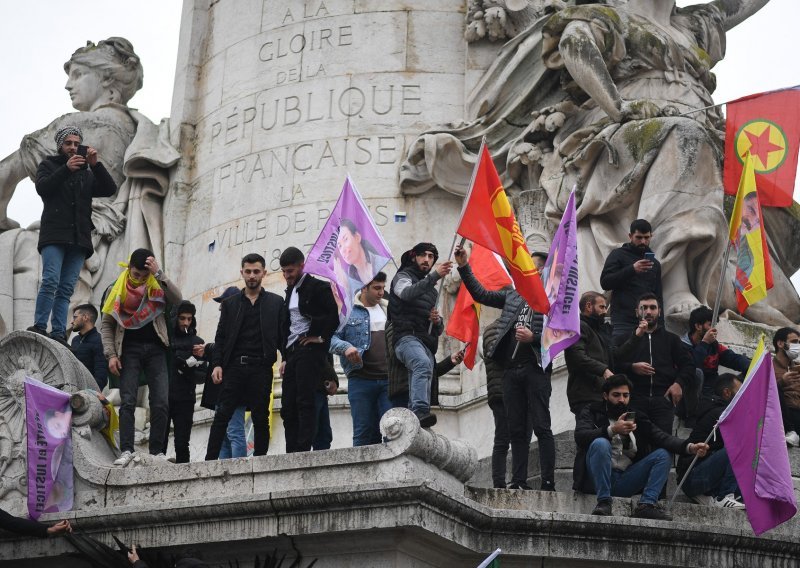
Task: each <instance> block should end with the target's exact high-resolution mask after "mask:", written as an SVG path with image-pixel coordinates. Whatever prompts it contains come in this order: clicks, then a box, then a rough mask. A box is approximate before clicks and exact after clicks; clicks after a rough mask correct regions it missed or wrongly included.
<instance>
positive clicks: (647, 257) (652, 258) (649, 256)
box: [644, 252, 656, 262]
mask: <svg viewBox="0 0 800 568" xmlns="http://www.w3.org/2000/svg"><path fill="white" fill-rule="evenodd" d="M644 259H645V260H649V261H650V262H654V261H655V259H656V253H654V252H646V253H644Z"/></svg>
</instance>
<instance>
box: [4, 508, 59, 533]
mask: <svg viewBox="0 0 800 568" xmlns="http://www.w3.org/2000/svg"><path fill="white" fill-rule="evenodd" d="M48 526H49V525H45V524H44V523H40V522H38V521H32V520H30V519H21V518H20V517H15V516H14V515H12V514H10V513H8V512H6V511H4V510H3V509H0V529H3V530H6V531H11V532H13V533H17V534H22V535H25V536H36V537H39V538H47V527H48Z"/></svg>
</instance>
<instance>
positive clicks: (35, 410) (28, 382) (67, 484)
mask: <svg viewBox="0 0 800 568" xmlns="http://www.w3.org/2000/svg"><path fill="white" fill-rule="evenodd" d="M25 417H26V423H27V427H28V513H29V514H30V516H31V518H32V519H38V518H39V516H40V515H41V514H42V513H52V512H56V511H69V510H70V509H72V500H73V493H74V490H73V480H72V408H71V407H70V405H69V394H68V393H65V392H64V391H60V390H58V389H57V388H54V387H51V386H50V385H46V384H44V383H43V382H41V381H37V380H36V379H32V378H30V377H26V378H25Z"/></svg>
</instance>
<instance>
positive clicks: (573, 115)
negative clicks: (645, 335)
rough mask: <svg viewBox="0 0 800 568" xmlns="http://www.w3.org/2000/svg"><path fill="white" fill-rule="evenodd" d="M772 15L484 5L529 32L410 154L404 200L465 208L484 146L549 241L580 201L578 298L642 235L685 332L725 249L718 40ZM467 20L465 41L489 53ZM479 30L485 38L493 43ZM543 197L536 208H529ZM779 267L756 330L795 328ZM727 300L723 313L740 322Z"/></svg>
mask: <svg viewBox="0 0 800 568" xmlns="http://www.w3.org/2000/svg"><path fill="white" fill-rule="evenodd" d="M767 2H768V0H715V1H713V2H708V3H705V4H697V5H693V6H688V7H685V8H677V7H676V6H675V2H674V0H627V1H623V0H614V1H609V2H605V3H600V2H597V3H588V2H582V1H579V0H576V1H575V2H569V3H568V4H569V5H567V6H564V3H563V2H527V3H525V2H517V1H512V0H506V1H505V2H488V1H486V0H485V1H484V2H483V4H487V5H488V4H489V3H491V4H495V5H496V7H497V9H498V10H502V11H504V14H506V15H505V16H504V17H505V21H506V22H507V23H508V22H511V23H513V22H514V15H515V14H523V13H524V14H525V17H526V18H530V16H531V13H532V12H531V11H532V10H534V9H535V13H536V14H537V15H538V18H534V19H532V22H533V23H531V25H529V26H528V27H526V28H525V29H524V30H523V31H520V32H519V33H517V34H516V35H515V36H514V37H513V39H511V40H510V41H509V42H508V43H507V44H506V45H505V46H504V47H503V48H502V49H501V51H500V53H499V54H498V56H497V57H496V58H495V59H494V62H493V64H492V65H491V66H490V67H489V69H488V70H487V71H486V72H485V74H484V76H483V77H482V79H481V80H480V81H479V83H478V84H477V85H476V87H475V89H474V90H473V95H472V96H471V98H470V99H469V100H468V102H467V120H468V121H469V122H467V124H466V125H464V126H461V127H458V128H454V129H450V130H440V131H436V132H430V133H426V134H424V135H422V136H421V137H420V138H418V139H417V140H416V141H415V142H414V143H413V144H412V145H411V147H410V149H409V152H408V156H407V160H406V162H405V164H403V166H402V168H401V187H402V189H403V191H404V192H405V193H406V194H419V193H422V192H424V191H427V190H428V189H430V188H432V187H441V188H443V189H444V190H446V191H449V192H452V193H455V194H459V195H463V194H465V192H466V190H467V188H468V184H469V179H470V172H471V170H472V166H473V164H474V163H475V156H476V154H477V150H478V148H479V145H480V142H481V139H482V138H483V137H484V136H485V137H486V140H487V144H488V147H489V148H490V150H491V151H492V153H493V156H494V159H495V163H496V165H497V166H498V170H499V171H500V172H501V175H502V176H503V181H504V185H505V187H506V189H507V191H509V192H510V193H511V194H512V195H514V196H515V198H516V202H517V207H518V208H519V207H523V208H524V206H525V204H526V203H527V204H530V203H541V202H542V201H544V202H546V206H545V210H544V214H545V215H546V219H547V221H549V224H550V227H551V229H550V230H552V227H555V225H556V224H557V223H558V220H559V219H560V217H561V214H562V212H563V208H564V206H565V204H566V201H567V198H568V196H569V193H570V191H571V190H572V189H573V187H575V188H576V189H577V192H578V203H579V207H578V220H579V225H578V227H579V247H580V258H581V288H582V289H584V290H586V289H599V276H600V268H601V267H602V265H603V260H604V258H605V257H606V255H607V254H608V253H609V251H610V250H611V249H612V248H615V247H617V246H619V244H620V243H622V242H624V241H625V240H626V234H627V227H628V225H629V223H630V221H632V220H633V219H637V218H644V219H648V220H649V221H650V222H651V223H652V225H653V227H654V237H653V247H654V250H655V251H656V254H657V257H658V258H659V260H660V261H661V264H662V274H663V289H664V303H665V308H666V314H667V315H670V314H672V315H673V317H675V316H677V317H678V318H681V317H684V316H686V317H688V315H687V314H688V310H689V309H690V308H692V307H694V306H697V305H698V304H700V303H702V302H708V301H713V298H709V297H708V295H709V292H710V293H711V294H714V293H715V286H710V284H712V283H714V284H715V283H716V278H718V274H719V268H720V264H721V259H722V253H723V250H724V246H725V235H726V233H727V221H726V219H725V215H724V212H723V192H722V179H721V162H722V136H723V132H724V120H723V118H722V116H721V112H720V109H719V107H713V106H712V105H713V104H714V102H713V100H712V98H711V93H712V92H713V91H714V89H715V86H716V84H715V77H714V75H713V73H712V72H711V69H712V68H713V66H714V65H715V64H716V63H718V62H719V61H720V60H721V59H722V58H723V56H724V54H725V34H726V32H727V31H728V30H730V29H731V28H733V27H734V26H736V25H737V24H739V23H741V22H742V21H744V20H745V19H747V18H748V17H749V16H751V15H752V14H754V13H755V12H756V11H758V10H759V9H760V8H761V7H763V6H764V5H765V4H766V3H767ZM473 4H474V2H473ZM479 12H480V13H479V15H480V16H481V17H483V18H484V19H485V18H487V17H488V16H489V12H488V10H486V11H479ZM496 12H497V10H495V13H494V16H493V17H494V18H496V17H497V13H496ZM475 13H476V12H475V11H474V10H473V12H471V14H472V17H473V22H471V23H468V30H467V33H466V35H467V38H468V39H479V38H480V37H483V36H481V34H480V33H477V32H480V31H481V27H480V26H476V25H474V21H475V17H476V16H475ZM522 20H525V18H522ZM470 26H471V29H470ZM484 28H485V29H486V30H487V31H486V32H485V33H484V36H488V37H492V34H491V33H489V31H488V30H490V28H487V27H486V26H484ZM504 29H506V30H508V29H509V26H508V25H506V27H505V28H504ZM512 29H513V27H512ZM476 30H477V32H476ZM494 36H495V37H502V34H501V33H499V32H497V31H496V32H495V33H494ZM539 194H543V198H538V199H537V198H535V197H533V196H535V195H539ZM767 214H768V216H776V215H777V216H782V218H781V220H780V222H777V221H776V222H774V223H772V225H773V226H774V229H773V230H772V231H770V236H771V238H772V240H773V241H782V240H785V239H783V237H782V236H781V235H782V233H781V231H784V232H785V228H784V227H786V226H787V224H790V225H792V226H794V225H796V224H797V220H796V219H794V218H791V216H790V215H789V214H788V213H787V212H785V211H769V212H768V213H767ZM527 216H528V217H530V216H531V215H530V212H528V213H527ZM532 216H533V217H536V216H537V215H536V213H535V212H534V213H533V215H532ZM521 217H523V218H525V217H526V213H525V212H522V213H521ZM540 221H544V219H541V220H540ZM768 223H769V221H768ZM524 225H525V223H523V229H525V226H524ZM528 225H529V227H530V226H531V225H533V226H534V227H536V226H539V227H541V226H542V225H544V226H547V223H539V224H538V225H537V223H528ZM527 236H528V237H529V239H530V240H533V241H537V240H542V237H543V236H542V235H532V234H528V235H527ZM548 238H549V235H544V240H547V239H548ZM775 250H776V249H775V247H773V252H774V251H775ZM780 253H781V256H780V257H779V258H778V259H777V260H776V262H775V266H776V274H775V280H776V286H775V289H774V290H773V291H772V292H771V293H770V297H769V298H768V300H766V301H764V302H760V303H759V304H756V305H755V306H754V307H752V308H751V309H749V310H748V311H747V314H746V316H747V317H748V318H749V319H752V320H754V321H759V322H762V323H770V324H785V322H786V321H787V318H788V319H790V320H793V321H797V320H798V319H800V300H798V297H797V293H796V292H795V291H794V289H793V287H792V286H791V283H790V282H789V281H788V278H787V276H786V274H789V275H791V274H792V273H793V272H794V271H795V270H797V268H798V267H800V255H798V253H796V252H792V251H787V250H786V249H785V247H784V248H783V250H780ZM773 256H774V254H773ZM778 266H780V268H782V269H783V271H784V272H780V271H779V270H778V269H777V267H778ZM729 274H732V272H730V273H729ZM731 278H732V277H730V278H729V280H730V279H731ZM711 288H714V289H711ZM728 288H729V290H726V295H725V296H724V297H723V307H729V308H733V307H735V298H734V297H733V288H732V286H729V287H728ZM612 306H613V301H612ZM776 308H778V309H776Z"/></svg>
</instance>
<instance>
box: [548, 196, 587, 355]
mask: <svg viewBox="0 0 800 568" xmlns="http://www.w3.org/2000/svg"><path fill="white" fill-rule="evenodd" d="M575 217H576V215H575V190H574V189H573V190H572V193H570V195H569V199H568V200H567V206H566V208H565V209H564V215H563V216H562V217H561V223H559V225H558V230H557V231H556V235H555V237H554V238H553V244H552V245H551V246H550V253H549V254H548V255H547V262H546V263H545V265H544V269H543V270H542V280H543V281H544V291H545V293H546V294H547V299H548V300H549V301H550V311H549V312H548V313H547V314H546V315H545V316H544V330H543V331H542V368H543V369H544V368H546V367H547V365H549V364H550V362H551V361H552V360H553V359H555V358H556V356H557V355H558V354H559V353H561V352H562V351H564V349H566V348H567V347H569V346H570V345H572V344H573V343H575V342H576V341H578V339H580V332H581V313H580V312H581V307H580V306H579V305H578V304H579V302H578V234H577V233H578V227H577V222H576V218H575Z"/></svg>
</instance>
